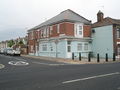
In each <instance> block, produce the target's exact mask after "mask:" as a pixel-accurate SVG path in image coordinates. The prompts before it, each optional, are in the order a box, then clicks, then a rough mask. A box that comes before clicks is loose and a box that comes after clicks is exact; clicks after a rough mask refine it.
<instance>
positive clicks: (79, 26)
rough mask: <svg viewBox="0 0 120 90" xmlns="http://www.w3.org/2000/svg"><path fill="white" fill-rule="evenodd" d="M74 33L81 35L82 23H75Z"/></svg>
mask: <svg viewBox="0 0 120 90" xmlns="http://www.w3.org/2000/svg"><path fill="white" fill-rule="evenodd" d="M75 35H76V36H83V25H82V24H75Z"/></svg>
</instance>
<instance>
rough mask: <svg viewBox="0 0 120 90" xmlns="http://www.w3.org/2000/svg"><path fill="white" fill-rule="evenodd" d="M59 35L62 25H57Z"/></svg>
mask: <svg viewBox="0 0 120 90" xmlns="http://www.w3.org/2000/svg"><path fill="white" fill-rule="evenodd" d="M57 33H60V24H57Z"/></svg>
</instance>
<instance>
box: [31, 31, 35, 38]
mask: <svg viewBox="0 0 120 90" xmlns="http://www.w3.org/2000/svg"><path fill="white" fill-rule="evenodd" d="M33 37H34V32H33V31H32V32H31V40H33Z"/></svg>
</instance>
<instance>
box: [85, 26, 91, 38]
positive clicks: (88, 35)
mask: <svg viewBox="0 0 120 90" xmlns="http://www.w3.org/2000/svg"><path fill="white" fill-rule="evenodd" d="M83 37H91V26H90V25H84V26H83Z"/></svg>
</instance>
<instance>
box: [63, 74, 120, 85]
mask: <svg viewBox="0 0 120 90" xmlns="http://www.w3.org/2000/svg"><path fill="white" fill-rule="evenodd" d="M117 74H120V72H115V73H109V74H103V75H97V76H92V77H87V78H81V79H75V80H69V81H64V82H62V84H67V83H73V82H78V81H85V80H89V79H94V78H100V77H106V76H112V75H117Z"/></svg>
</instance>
